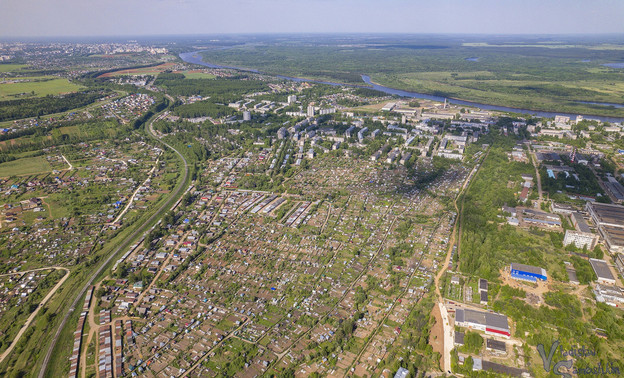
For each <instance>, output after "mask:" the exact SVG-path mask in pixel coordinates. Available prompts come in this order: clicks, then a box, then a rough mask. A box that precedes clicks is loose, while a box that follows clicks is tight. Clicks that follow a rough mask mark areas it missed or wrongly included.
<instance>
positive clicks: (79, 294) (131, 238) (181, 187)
mask: <svg viewBox="0 0 624 378" xmlns="http://www.w3.org/2000/svg"><path fill="white" fill-rule="evenodd" d="M167 97H169V96H167ZM170 100H173V99H171V98H170ZM172 102H173V101H172ZM162 113H164V111H163V112H161V114H160V115H162ZM160 115H159V116H158V117H156V118H154V119H152V120H151V121H150V122H149V124H148V127H147V128H146V130H147V131H148V134H149V135H150V136H152V137H153V138H155V139H157V140H159V141H160V142H161V143H162V144H164V145H165V146H167V147H168V148H170V149H171V150H173V151H174V152H175V153H176V154H177V155H178V156H179V157H180V159H182V162H183V163H184V178H183V179H182V181H181V182H180V184H179V185H178V186H177V188H176V189H175V190H174V191H173V192H172V193H171V196H170V197H169V199H168V200H167V201H166V202H165V203H164V204H163V205H162V206H161V207H160V208H159V209H158V211H156V212H155V213H154V214H152V216H151V217H150V218H149V219H148V220H147V221H146V222H145V223H144V224H143V225H142V226H141V227H139V228H138V229H136V230H135V231H134V232H133V233H132V234H130V235H129V236H128V237H127V238H126V239H125V240H123V241H122V242H121V243H119V246H118V247H117V248H116V249H115V250H114V251H113V252H112V253H111V254H110V255H108V257H107V258H106V260H104V262H102V263H101V264H100V265H99V267H98V269H97V270H95V271H94V272H93V273H92V274H91V276H89V278H88V279H87V280H86V281H85V283H84V285H83V287H82V289H81V290H80V291H79V292H77V293H76V296H75V299H74V301H73V302H72V305H71V307H70V308H69V310H68V311H67V313H66V314H65V316H64V317H63V320H62V321H61V324H60V325H59V326H58V328H57V330H56V334H55V335H54V338H53V339H52V342H51V343H50V346H49V347H48V351H47V353H46V355H45V358H44V360H43V364H42V367H41V370H40V371H39V375H38V377H39V378H43V377H45V372H46V370H47V369H48V364H49V363H50V358H51V357H52V353H53V352H54V348H55V347H56V343H57V342H58V339H59V337H60V335H61V332H62V330H63V328H64V327H65V324H67V320H68V319H69V317H70V316H71V314H72V313H73V311H74V310H75V308H76V306H77V305H78V302H79V301H80V300H81V299H82V298H83V297H84V294H85V293H86V291H87V289H88V288H89V286H91V284H92V283H93V281H94V280H95V278H96V277H97V276H98V275H99V274H100V273H101V272H102V271H103V270H104V269H105V268H106V266H107V265H108V264H109V263H110V262H111V261H113V259H114V258H115V257H116V256H117V255H118V254H119V253H120V252H121V251H122V250H123V249H125V248H127V247H128V246H129V245H130V244H131V243H132V242H133V241H134V240H136V239H137V238H138V237H139V236H140V235H141V234H142V233H143V232H145V231H147V229H148V225H149V224H151V223H152V222H153V221H155V220H156V219H158V218H160V217H161V216H162V215H163V214H164V213H165V212H166V210H167V209H168V208H169V207H170V206H171V204H172V203H175V201H177V200H178V199H179V197H180V196H181V195H182V194H183V192H184V184H185V183H186V181H187V180H188V176H189V169H188V163H187V161H186V159H185V158H184V156H182V154H181V153H180V152H179V151H178V150H176V149H175V148H173V147H172V146H171V145H169V144H168V143H166V142H164V141H161V140H160V138H159V137H157V136H156V135H155V134H154V133H153V129H152V124H153V122H154V120H155V119H158V118H159V117H160Z"/></svg>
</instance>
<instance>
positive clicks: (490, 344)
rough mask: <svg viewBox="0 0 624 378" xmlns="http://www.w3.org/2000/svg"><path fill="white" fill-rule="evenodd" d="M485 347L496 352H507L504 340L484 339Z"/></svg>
mask: <svg viewBox="0 0 624 378" xmlns="http://www.w3.org/2000/svg"><path fill="white" fill-rule="evenodd" d="M485 349H486V350H489V351H490V352H494V353H497V354H505V353H507V345H506V344H505V342H504V341H499V340H494V339H487V340H485Z"/></svg>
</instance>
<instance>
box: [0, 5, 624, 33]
mask: <svg viewBox="0 0 624 378" xmlns="http://www.w3.org/2000/svg"><path fill="white" fill-rule="evenodd" d="M102 5H105V7H102ZM0 8H1V9H3V12H1V13H0V36H1V37H0V38H2V39H16V38H42V37H56V38H68V37H69V38H71V37H131V36H134V37H149V36H200V35H232V34H234V35H236V34H238V35H248V34H286V33H297V34H345V33H346V34H349V33H352V34H472V35H600V34H622V33H624V23H623V22H622V20H621V18H622V15H624V1H619V0H597V1H593V2H587V1H584V0H553V1H543V0H526V1H523V2H520V1H514V2H506V1H500V0H473V1H469V0H446V1H441V2H437V3H433V2H430V1H427V2H424V1H409V0H389V1H385V2H380V1H372V0H343V1H329V0H311V1H307V2H303V1H300V0H258V1H252V0H233V1H229V2H215V1H199V0H151V1H150V0H132V1H121V0H110V1H108V2H106V3H104V4H101V3H100V4H96V3H95V2H92V1H78V0H65V1H62V2H61V1H49V0H32V1H29V2H23V1H18V0H0Z"/></svg>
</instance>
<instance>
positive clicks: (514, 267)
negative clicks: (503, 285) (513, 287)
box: [510, 263, 548, 282]
mask: <svg viewBox="0 0 624 378" xmlns="http://www.w3.org/2000/svg"><path fill="white" fill-rule="evenodd" d="M510 272H511V277H513V278H515V279H518V280H523V281H530V282H537V280H538V279H539V280H542V281H546V280H547V279H548V276H547V275H546V270H545V269H544V268H538V267H536V266H531V265H524V264H518V263H511V268H510Z"/></svg>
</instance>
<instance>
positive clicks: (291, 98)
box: [288, 95, 297, 105]
mask: <svg viewBox="0 0 624 378" xmlns="http://www.w3.org/2000/svg"><path fill="white" fill-rule="evenodd" d="M295 102H297V96H295V95H290V96H288V105H292V104H294V103H295Z"/></svg>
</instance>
